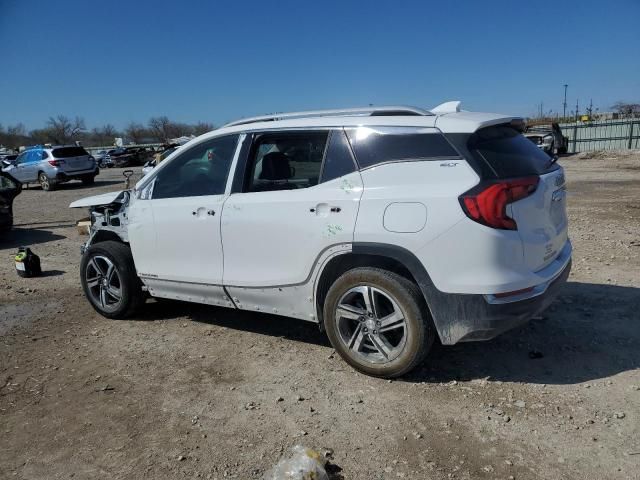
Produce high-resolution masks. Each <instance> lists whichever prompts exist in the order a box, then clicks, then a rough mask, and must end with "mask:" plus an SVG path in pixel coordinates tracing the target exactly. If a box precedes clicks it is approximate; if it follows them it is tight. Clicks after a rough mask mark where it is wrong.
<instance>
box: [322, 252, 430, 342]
mask: <svg viewBox="0 0 640 480" xmlns="http://www.w3.org/2000/svg"><path fill="white" fill-rule="evenodd" d="M356 267H377V268H383V269H385V270H389V271H392V272H394V273H397V274H398V275H401V276H402V277H405V278H407V279H408V280H409V281H411V282H413V283H415V284H416V285H417V286H418V288H420V291H421V293H422V296H423V298H424V300H425V302H426V305H427V308H428V309H429V313H430V314H431V318H432V319H433V311H432V308H431V303H430V297H431V296H432V295H431V291H432V289H435V287H434V286H433V282H432V281H431V277H429V274H428V273H427V271H426V269H425V268H424V266H423V265H422V263H421V262H420V261H419V260H418V259H417V258H416V256H415V255H414V254H413V253H411V252H410V251H409V250H407V249H405V248H402V247H399V246H397V245H390V244H384V243H372V242H356V243H354V244H353V245H352V250H351V252H349V253H344V254H341V255H337V256H335V257H333V258H332V259H331V260H329V261H328V262H327V264H326V265H325V266H324V268H323V269H322V272H321V273H320V276H319V277H318V281H317V282H316V292H315V299H316V305H315V306H316V312H317V318H318V320H319V324H320V328H322V329H324V316H323V309H324V301H325V298H326V296H327V292H328V291H329V288H330V287H331V285H332V284H333V282H334V281H335V280H336V279H337V278H338V277H339V276H340V275H342V274H343V273H344V272H346V271H347V270H351V269H352V268H356ZM436 330H438V329H437V328H436Z"/></svg>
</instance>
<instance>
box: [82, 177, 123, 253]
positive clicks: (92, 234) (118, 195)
mask: <svg viewBox="0 0 640 480" xmlns="http://www.w3.org/2000/svg"><path fill="white" fill-rule="evenodd" d="M130 199H131V191H130V190H122V191H119V192H112V193H106V194H103V195H95V196H92V197H86V198H82V199H80V200H76V201H75V202H73V203H71V204H70V205H69V208H83V207H84V208H86V207H88V208H89V218H90V220H91V226H90V228H89V239H88V240H87V241H86V242H85V243H84V244H83V245H82V247H80V249H81V250H80V251H81V253H82V254H84V252H85V251H86V249H87V248H89V246H90V245H91V244H93V243H96V242H98V241H104V240H119V241H121V242H125V243H129V235H128V233H127V225H128V223H129V219H128V209H129V201H130Z"/></svg>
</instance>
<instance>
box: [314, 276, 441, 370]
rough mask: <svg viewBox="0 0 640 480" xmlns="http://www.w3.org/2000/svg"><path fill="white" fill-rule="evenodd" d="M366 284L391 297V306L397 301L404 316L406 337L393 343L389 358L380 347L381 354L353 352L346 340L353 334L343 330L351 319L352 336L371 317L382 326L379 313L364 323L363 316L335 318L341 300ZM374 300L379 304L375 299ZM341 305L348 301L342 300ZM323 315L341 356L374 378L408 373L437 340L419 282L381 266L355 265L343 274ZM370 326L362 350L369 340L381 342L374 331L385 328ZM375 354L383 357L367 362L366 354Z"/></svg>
mask: <svg viewBox="0 0 640 480" xmlns="http://www.w3.org/2000/svg"><path fill="white" fill-rule="evenodd" d="M363 287H368V288H369V289H371V288H373V289H374V290H375V291H376V293H375V295H379V296H381V297H382V299H385V298H386V299H387V300H385V301H388V300H389V299H391V302H390V303H389V305H392V304H393V303H394V302H395V305H396V306H397V307H399V309H400V311H401V312H400V313H401V315H402V316H403V317H404V318H403V321H404V322H405V323H404V326H403V327H402V328H403V338H404V340H403V341H400V342H399V343H398V345H397V346H394V348H395V350H396V353H395V355H396V356H395V357H393V356H391V355H390V356H389V357H388V358H387V357H386V356H385V355H384V354H383V353H382V349H379V348H378V351H379V354H377V353H373V354H371V353H366V352H359V351H357V350H356V351H354V350H353V349H352V348H350V347H349V346H348V345H347V343H349V342H346V341H345V338H346V337H349V336H350V335H351V333H349V332H345V331H344V323H345V322H352V324H354V323H355V325H356V327H354V329H353V332H352V333H353V336H351V339H353V338H355V335H356V330H357V328H358V327H357V325H358V323H360V324H361V326H362V325H365V324H368V323H369V322H371V321H373V320H371V318H373V319H375V320H376V321H373V324H374V325H375V324H376V323H377V325H378V327H377V328H383V327H380V322H377V319H378V318H382V317H379V316H378V313H379V312H376V314H374V315H372V314H371V313H369V315H368V317H364V318H365V320H367V321H366V322H364V323H363V322H362V317H360V318H359V319H358V320H355V319H345V318H340V319H337V318H336V317H337V314H336V312H337V308H338V304H339V302H341V301H344V299H345V298H347V297H348V296H349V295H352V293H351V292H353V290H354V289H359V288H363ZM367 291H370V290H367ZM363 298H364V297H363ZM373 303H374V304H375V303H376V300H375V299H374V300H373ZM341 305H345V304H344V303H341ZM382 306H384V305H382ZM361 310H362V309H361ZM365 310H366V309H365ZM373 310H379V308H376V307H374V308H373ZM389 316H390V315H389ZM323 317H324V324H325V330H326V332H327V336H328V337H329V340H330V342H331V344H332V345H333V347H334V348H335V349H336V351H337V352H338V353H339V354H340V356H341V357H342V358H343V359H344V360H345V361H346V362H347V363H348V364H349V365H351V366H352V367H353V368H355V369H356V370H358V371H360V372H362V373H365V374H367V375H372V376H375V377H383V378H393V377H398V376H400V375H403V374H405V373H407V372H409V371H410V370H412V369H413V368H415V367H416V366H417V365H419V364H420V363H421V362H422V361H423V360H424V358H425V356H426V355H427V353H428V352H429V350H430V349H431V346H432V345H433V342H434V339H435V330H434V328H433V324H432V322H431V317H430V314H429V311H428V307H427V305H426V303H425V301H424V298H423V296H422V294H421V292H420V290H419V289H418V287H417V285H415V284H414V283H413V282H411V281H409V280H407V279H406V278H404V277H402V276H400V275H398V274H396V273H393V272H389V271H387V270H383V269H379V268H370V267H362V268H354V269H352V270H349V271H347V272H346V273H344V274H342V275H341V276H340V277H339V278H338V279H337V280H336V281H335V282H334V283H333V285H332V286H331V288H330V289H329V291H328V293H327V296H326V299H325V302H324V315H323ZM371 328H375V327H370V328H369V329H367V328H365V327H362V328H361V330H364V332H367V331H369V334H366V333H365V334H364V336H365V340H361V344H362V345H363V349H366V348H367V345H366V342H367V341H369V344H370V345H373V346H375V344H376V343H377V342H379V340H380V338H379V336H377V337H375V336H374V335H372V333H374V334H378V335H382V331H380V332H377V331H375V330H373V331H371ZM345 333H348V335H346V337H345ZM367 335H368V337H367ZM385 335H386V333H385ZM367 338H368V340H367ZM374 338H377V341H374ZM386 345H387V346H390V343H386ZM375 355H379V358H380V360H378V361H368V360H367V359H366V358H365V357H366V356H375Z"/></svg>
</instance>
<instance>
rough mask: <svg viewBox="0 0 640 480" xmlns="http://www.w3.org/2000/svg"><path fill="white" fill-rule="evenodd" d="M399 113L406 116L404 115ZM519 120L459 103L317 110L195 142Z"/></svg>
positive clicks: (239, 124)
mask: <svg viewBox="0 0 640 480" xmlns="http://www.w3.org/2000/svg"><path fill="white" fill-rule="evenodd" d="M403 113H406V115H404V114H403ZM512 120H521V119H520V117H513V116H509V115H502V114H498V113H480V112H467V111H463V110H460V102H457V101H454V102H446V103H443V104H442V105H439V106H437V107H435V108H434V109H432V110H431V111H429V110H424V109H420V108H416V107H406V106H386V107H369V108H356V109H345V110H318V111H309V112H292V113H279V114H273V115H265V116H262V117H253V118H247V119H242V120H238V121H235V122H231V123H229V124H227V125H225V126H223V127H222V128H219V129H217V130H214V131H212V132H209V133H207V134H205V135H203V136H202V137H198V139H196V140H202V139H204V138H208V137H214V136H219V135H224V134H229V133H238V132H250V131H255V130H274V129H285V128H314V127H315V128H319V127H338V126H339V127H358V126H389V127H391V126H416V127H437V128H439V129H440V130H442V131H443V132H447V133H473V132H475V131H476V130H478V129H479V128H482V127H487V126H490V125H495V124H498V123H508V122H510V121H512Z"/></svg>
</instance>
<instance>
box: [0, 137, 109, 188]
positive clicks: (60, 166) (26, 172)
mask: <svg viewBox="0 0 640 480" xmlns="http://www.w3.org/2000/svg"><path fill="white" fill-rule="evenodd" d="M3 171H4V172H7V173H9V174H10V175H11V176H12V177H14V178H16V179H17V180H18V181H20V182H21V183H23V184H25V183H26V184H29V183H39V184H40V186H41V187H42V189H43V190H54V189H55V188H56V186H57V185H58V184H60V183H63V182H68V181H70V180H81V181H82V183H83V184H85V185H91V184H93V182H94V180H95V177H96V175H98V173H99V170H98V166H97V165H96V162H95V160H94V158H93V157H92V156H91V155H89V154H88V153H87V151H86V150H85V149H84V148H82V147H78V146H75V145H73V146H56V147H32V148H29V149H27V150H25V151H24V152H22V153H20V155H18V158H16V159H15V161H14V162H13V163H12V164H11V165H9V166H7V167H5V168H3Z"/></svg>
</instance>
